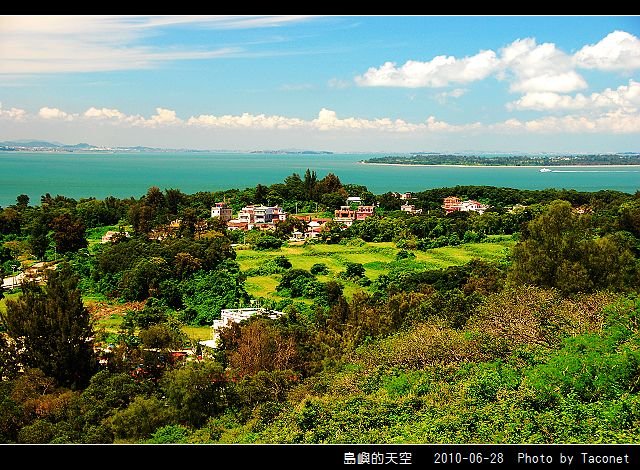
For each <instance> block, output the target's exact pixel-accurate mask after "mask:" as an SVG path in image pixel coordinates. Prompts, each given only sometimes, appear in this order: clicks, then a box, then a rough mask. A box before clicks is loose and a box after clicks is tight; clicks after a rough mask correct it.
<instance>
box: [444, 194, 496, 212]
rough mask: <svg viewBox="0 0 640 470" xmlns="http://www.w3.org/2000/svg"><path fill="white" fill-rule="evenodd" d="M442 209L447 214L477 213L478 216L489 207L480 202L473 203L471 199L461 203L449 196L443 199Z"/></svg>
mask: <svg viewBox="0 0 640 470" xmlns="http://www.w3.org/2000/svg"><path fill="white" fill-rule="evenodd" d="M442 208H443V209H444V210H445V212H446V213H447V214H451V213H452V212H457V211H461V212H477V213H478V214H483V213H484V211H486V210H487V209H488V208H489V206H487V205H485V204H482V203H481V202H478V201H475V200H473V199H467V200H466V201H461V200H460V199H459V198H457V197H455V196H449V197H445V198H444V204H443V205H442Z"/></svg>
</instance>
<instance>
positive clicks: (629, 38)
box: [574, 31, 640, 71]
mask: <svg viewBox="0 0 640 470" xmlns="http://www.w3.org/2000/svg"><path fill="white" fill-rule="evenodd" d="M574 58H575V62H576V65H577V66H578V67H582V68H586V69H599V70H607V71H613V70H629V71H630V70H637V69H640V39H638V38H637V37H636V36H634V35H633V34H630V33H627V32H626V31H614V32H612V33H610V34H608V35H607V36H606V37H605V38H604V39H602V40H601V41H600V42H598V43H596V44H591V45H588V46H584V47H583V48H582V49H580V50H579V51H578V52H576V54H575V55H574Z"/></svg>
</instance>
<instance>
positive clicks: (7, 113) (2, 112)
mask: <svg viewBox="0 0 640 470" xmlns="http://www.w3.org/2000/svg"><path fill="white" fill-rule="evenodd" d="M26 116H27V112H26V111H25V110H24V109H20V108H10V109H2V103H0V118H3V119H12V120H14V121H24V119H25V117H26Z"/></svg>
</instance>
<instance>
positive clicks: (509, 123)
mask: <svg viewBox="0 0 640 470" xmlns="http://www.w3.org/2000/svg"><path fill="white" fill-rule="evenodd" d="M487 129H488V130H490V131H496V132H499V133H537V134H563V133H571V134H595V133H599V134H634V133H638V132H640V114H638V113H637V112H635V113H634V112H627V111H624V110H620V109H618V110H615V111H608V112H605V113H603V114H600V115H596V116H592V117H591V116H585V115H567V116H544V117H541V118H538V119H531V120H529V121H520V120H518V119H508V120H506V121H504V122H501V123H497V124H492V125H489V126H487Z"/></svg>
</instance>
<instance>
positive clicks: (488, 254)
mask: <svg viewBox="0 0 640 470" xmlns="http://www.w3.org/2000/svg"><path fill="white" fill-rule="evenodd" d="M489 240H490V241H488V242H486V243H467V244H464V245H459V246H446V247H442V248H434V249H431V250H427V251H419V250H414V251H412V253H413V254H414V255H415V258H409V259H404V260H396V254H397V253H398V252H399V251H400V250H399V249H398V248H397V247H396V245H395V243H393V242H380V243H373V242H372V243H367V242H364V243H362V244H345V245H342V244H336V245H326V244H315V245H314V244H306V245H295V246H284V247H282V248H280V249H278V250H264V251H260V250H238V251H237V258H236V261H237V262H238V264H240V268H241V269H242V271H248V270H250V269H253V268H257V267H259V266H261V265H263V264H265V263H267V262H268V261H270V260H272V259H273V258H275V257H277V256H285V257H286V258H287V259H288V260H289V261H290V262H291V264H292V268H293V269H305V270H307V271H308V270H309V269H310V268H311V266H313V265H314V264H316V263H324V264H325V265H326V266H327V267H328V268H329V274H328V275H319V276H317V278H318V280H320V281H323V282H326V281H328V280H330V279H335V278H336V275H337V274H338V273H340V272H341V271H344V270H345V266H346V263H348V262H351V263H360V264H362V265H363V267H364V268H365V275H366V276H367V277H368V278H369V279H371V280H375V279H377V278H378V277H379V276H380V275H382V274H386V273H388V272H389V271H391V270H394V269H404V270H410V271H424V270H429V269H441V268H446V267H448V266H460V265H463V264H465V263H468V262H469V261H471V260H472V259H474V258H480V259H484V260H488V261H500V260H503V259H505V258H506V257H507V255H508V253H509V250H510V248H511V247H512V246H513V245H515V241H514V240H513V239H512V238H511V237H494V241H491V237H490V238H489ZM280 278H281V275H280V274H271V275H266V276H265V275H262V276H249V277H248V278H247V281H246V283H245V287H246V289H247V292H249V294H251V295H253V296H256V297H271V298H275V299H281V297H280V296H278V295H277V294H276V286H277V285H278V283H279V282H280ZM343 283H344V286H345V290H344V292H345V294H346V295H347V297H350V296H351V295H352V294H353V292H355V291H356V290H360V289H362V287H360V286H359V285H357V284H355V283H352V282H345V281H343ZM309 302H311V301H310V300H309Z"/></svg>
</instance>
